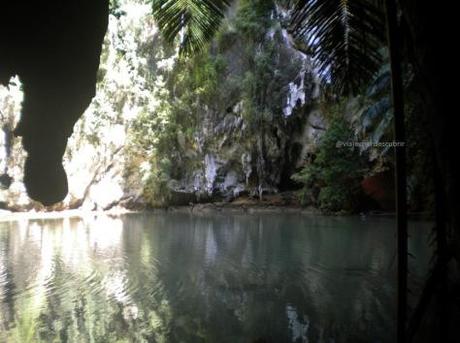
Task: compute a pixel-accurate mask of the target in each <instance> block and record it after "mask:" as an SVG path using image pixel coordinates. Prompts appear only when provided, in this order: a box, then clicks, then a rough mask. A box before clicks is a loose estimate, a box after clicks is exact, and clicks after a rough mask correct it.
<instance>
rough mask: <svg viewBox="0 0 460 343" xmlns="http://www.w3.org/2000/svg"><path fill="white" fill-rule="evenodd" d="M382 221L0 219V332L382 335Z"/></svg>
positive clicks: (1, 335)
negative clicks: (10, 220) (12, 220)
mask: <svg viewBox="0 0 460 343" xmlns="http://www.w3.org/2000/svg"><path fill="white" fill-rule="evenodd" d="M370 224H372V225H370ZM392 227H394V225H393V221H392V220H390V219H369V220H367V221H364V222H363V221H361V220H360V219H359V218H326V217H316V218H315V217H305V216H301V215H297V214H296V215H288V214H284V215H279V214H278V215H267V214H265V215H264V216H257V215H234V216H218V215H214V216H202V217H198V216H190V215H182V214H180V215H179V214H161V215H132V216H131V215H130V216H126V217H123V218H121V219H120V218H109V217H106V216H99V217H90V218H86V219H83V220H80V219H76V218H70V219H69V218H66V219H60V220H33V221H29V222H28V221H19V222H9V223H6V222H5V223H0V300H1V305H0V306H1V317H0V340H2V341H3V340H7V341H8V342H10V341H11V342H40V341H43V342H49V341H53V340H57V341H67V342H79V341H88V342H89V341H95V342H97V341H100V340H101V339H102V340H103V341H110V342H114V341H118V340H128V341H129V342H144V341H145V342H147V341H148V342H181V341H184V342H185V341H186V342H232V343H234V342H250V341H251V340H254V339H256V338H259V337H265V338H267V339H269V341H273V342H307V341H308V342H320V341H328V340H330V339H334V341H335V342H351V341H353V342H369V341H376V340H377V341H380V342H392V341H393V338H394V323H395V318H394V303H395V288H394V285H395V282H394V281H393V280H394V264H393V263H394V261H393V255H394V230H393V229H392ZM419 236H420V235H419ZM418 243H419V240H416V241H415V243H414V244H418ZM414 249H416V250H417V249H419V248H417V246H416V245H414ZM419 250H420V249H419ZM415 252H416V251H415ZM417 272H423V270H422V269H420V270H417Z"/></svg>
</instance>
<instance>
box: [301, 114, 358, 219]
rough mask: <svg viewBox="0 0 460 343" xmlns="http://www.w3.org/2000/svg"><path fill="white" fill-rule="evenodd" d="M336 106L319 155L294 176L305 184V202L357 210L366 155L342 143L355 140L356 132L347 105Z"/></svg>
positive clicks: (326, 208) (326, 209) (329, 209)
mask: <svg viewBox="0 0 460 343" xmlns="http://www.w3.org/2000/svg"><path fill="white" fill-rule="evenodd" d="M333 107H335V108H332V109H331V111H332V113H330V118H331V119H330V123H329V127H328V129H327V130H326V132H325V134H324V136H323V137H321V140H320V145H319V147H318V150H317V154H316V157H315V158H314V159H312V161H311V162H309V163H308V164H306V165H305V167H303V169H302V170H301V171H300V172H299V173H297V174H294V175H293V176H292V179H293V180H295V181H297V182H299V183H302V184H304V188H303V189H302V191H301V192H300V193H301V194H300V197H301V201H302V202H303V203H304V204H312V203H313V204H314V205H318V206H319V208H320V209H321V210H323V211H324V212H337V211H341V210H345V211H348V212H353V211H354V210H356V209H357V205H358V204H357V199H358V197H359V195H360V181H361V178H362V175H363V169H364V168H365V158H364V156H361V155H360V154H359V150H358V149H356V148H352V147H347V146H343V144H342V143H347V142H353V141H355V136H354V133H353V130H352V129H351V127H350V125H349V124H348V123H347V122H346V121H345V119H343V114H342V113H341V112H342V111H343V106H341V105H336V106H333Z"/></svg>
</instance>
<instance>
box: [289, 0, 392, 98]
mask: <svg viewBox="0 0 460 343" xmlns="http://www.w3.org/2000/svg"><path fill="white" fill-rule="evenodd" d="M292 7H293V10H292V13H291V22H290V28H289V31H290V33H291V34H292V35H293V36H294V38H295V39H296V40H298V41H300V42H301V43H303V45H305V44H306V45H307V47H308V51H309V53H310V54H311V55H312V57H313V60H314V61H315V62H316V64H317V67H318V71H319V74H320V76H321V77H322V79H323V81H324V82H325V83H326V84H327V85H328V86H329V87H331V88H332V89H333V90H334V92H336V93H348V92H351V91H352V92H357V91H358V90H360V89H361V88H362V87H363V86H365V85H366V84H368V82H369V81H370V80H371V79H372V78H373V77H374V75H375V74H376V73H377V71H378V70H379V68H380V66H381V65H382V57H381V54H380V52H379V49H380V48H381V47H382V46H383V45H384V42H385V21H384V12H383V10H382V9H381V7H380V6H379V1H378V0H296V1H294V4H293V6H292Z"/></svg>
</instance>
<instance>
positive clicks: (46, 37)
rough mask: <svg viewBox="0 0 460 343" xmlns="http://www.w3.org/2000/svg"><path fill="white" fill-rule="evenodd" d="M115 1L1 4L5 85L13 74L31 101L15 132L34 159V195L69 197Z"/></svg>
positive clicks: (29, 169) (0, 67)
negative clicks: (73, 160) (80, 125)
mask: <svg viewBox="0 0 460 343" xmlns="http://www.w3.org/2000/svg"><path fill="white" fill-rule="evenodd" d="M107 17H108V1H107V0H80V1H65V2H64V1H59V0H52V1H47V2H44V3H43V2H7V3H6V4H3V5H1V6H0V83H1V84H4V85H7V84H8V81H9V79H10V78H11V77H12V76H13V75H19V77H20V79H21V81H22V83H23V84H24V93H25V100H24V103H23V106H22V113H21V120H20V122H19V124H18V126H17V127H16V130H15V134H16V135H17V136H22V137H23V141H22V142H23V147H24V149H25V150H26V151H27V154H28V157H27V160H26V163H25V174H24V183H25V185H26V188H27V193H28V195H29V196H30V197H31V198H33V199H34V200H38V201H40V202H42V203H43V204H44V205H50V204H53V203H56V202H59V201H61V200H63V199H64V197H65V196H66V195H67V176H66V173H65V171H64V168H63V166H62V156H63V154H64V152H65V148H66V145H67V139H68V137H69V136H70V135H71V134H72V129H73V126H74V124H75V122H76V121H77V120H78V118H79V117H80V116H81V115H82V114H83V112H84V110H85V109H86V108H87V107H88V105H89V103H90V102H91V99H92V98H93V96H94V95H95V87H96V74H97V70H98V67H99V57H100V53H101V45H102V41H103V38H104V34H105V31H106V28H107Z"/></svg>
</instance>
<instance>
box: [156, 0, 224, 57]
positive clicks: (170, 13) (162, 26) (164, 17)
mask: <svg viewBox="0 0 460 343" xmlns="http://www.w3.org/2000/svg"><path fill="white" fill-rule="evenodd" d="M231 1H232V0H153V1H152V2H153V16H154V18H155V20H156V22H157V25H158V28H159V30H160V32H161V33H162V34H163V36H164V38H165V40H166V41H168V42H170V43H173V42H174V41H175V39H176V38H177V37H180V53H181V54H185V55H190V54H193V53H194V52H197V51H200V50H203V48H204V47H205V46H206V44H207V43H208V42H209V41H211V40H212V38H213V37H214V34H215V33H216V31H217V30H218V29H219V27H220V23H221V21H222V19H223V18H224V15H225V11H226V9H227V8H228V7H229V6H230V3H231Z"/></svg>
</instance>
